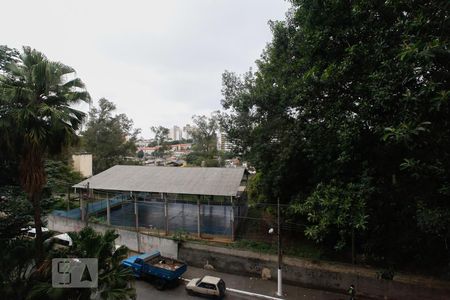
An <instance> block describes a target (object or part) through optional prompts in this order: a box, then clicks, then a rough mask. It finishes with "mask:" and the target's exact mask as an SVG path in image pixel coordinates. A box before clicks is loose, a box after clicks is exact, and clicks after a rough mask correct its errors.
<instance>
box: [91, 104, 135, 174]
mask: <svg viewBox="0 0 450 300" xmlns="http://www.w3.org/2000/svg"><path fill="white" fill-rule="evenodd" d="M98 106H99V107H98V108H96V107H93V108H92V109H91V111H90V112H89V121H88V123H87V128H86V130H85V131H84V132H83V133H82V134H83V139H82V141H83V148H84V150H86V151H88V152H90V153H92V155H93V168H94V173H99V172H102V171H104V170H106V169H108V168H110V167H112V166H114V165H117V164H120V163H123V162H124V161H125V158H126V157H127V156H128V157H134V156H135V155H136V154H135V152H136V145H135V142H136V139H137V135H138V134H139V130H134V129H133V120H131V119H129V118H128V117H127V116H126V115H125V114H117V115H115V114H114V111H115V110H116V105H115V104H114V103H112V102H111V101H108V100H107V99H105V98H101V99H100V100H99V101H98Z"/></svg>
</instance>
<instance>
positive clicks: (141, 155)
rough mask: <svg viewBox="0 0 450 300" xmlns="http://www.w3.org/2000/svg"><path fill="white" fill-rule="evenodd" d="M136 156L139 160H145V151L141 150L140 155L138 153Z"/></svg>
mask: <svg viewBox="0 0 450 300" xmlns="http://www.w3.org/2000/svg"><path fill="white" fill-rule="evenodd" d="M136 155H137V157H138V158H139V159H142V158H144V151H142V150H139V151H138V153H137V154H136Z"/></svg>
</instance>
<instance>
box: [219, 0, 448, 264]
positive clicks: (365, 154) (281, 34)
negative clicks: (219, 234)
mask: <svg viewBox="0 0 450 300" xmlns="http://www.w3.org/2000/svg"><path fill="white" fill-rule="evenodd" d="M292 4H293V8H292V9H291V10H290V11H289V12H288V14H287V18H286V20H285V21H284V22H271V23H270V25H271V29H272V32H273V39H272V42H271V43H270V44H269V45H268V46H267V48H266V49H265V51H264V52H263V54H262V55H261V58H260V59H259V60H258V61H257V67H258V68H257V70H256V72H252V71H250V72H248V73H246V74H244V75H243V76H238V75H236V74H234V73H232V72H225V73H224V74H223V95H224V100H223V102H222V105H223V107H224V108H225V109H226V111H225V112H224V113H223V114H222V115H221V117H220V121H221V126H222V127H223V128H224V129H225V131H226V133H227V135H228V138H229V140H230V141H231V142H232V143H233V144H235V145H236V148H237V151H239V152H240V153H242V155H243V156H245V158H246V159H248V160H250V161H251V162H252V164H253V165H254V166H255V168H256V170H258V172H259V173H260V178H259V179H258V182H259V184H260V185H259V191H260V192H261V193H263V194H265V196H266V197H267V199H273V200H272V201H274V200H275V199H277V197H280V199H281V201H282V202H283V203H285V204H289V205H291V206H292V209H293V211H294V212H296V216H293V217H294V218H298V219H299V221H307V222H308V224H309V226H308V230H307V233H309V236H310V237H311V238H314V239H315V240H317V241H323V243H324V244H325V245H330V246H333V247H334V246H336V245H337V246H338V248H342V245H343V244H342V243H340V242H339V241H340V240H341V239H340V235H341V233H340V230H344V231H345V233H344V235H343V236H344V237H345V238H344V240H346V239H347V238H346V237H347V234H348V229H349V228H350V227H351V226H350V227H348V226H347V225H349V224H352V222H353V221H354V220H351V218H350V217H349V216H350V214H349V211H350V210H352V211H353V210H355V209H357V210H358V212H357V216H359V217H358V218H359V219H358V220H359V221H358V222H357V224H359V225H358V226H359V227H361V228H362V225H363V224H364V228H365V230H364V231H363V232H360V233H359V239H358V240H357V243H358V244H357V245H356V246H357V249H359V250H360V251H362V252H363V253H364V254H365V255H366V257H369V258H373V260H376V261H377V262H378V263H381V264H395V265H402V266H410V267H414V268H417V267H426V268H433V267H435V268H445V267H442V266H447V267H448V263H449V262H450V261H449V256H448V243H449V240H450V223H449V222H448V221H447V220H448V215H447V212H448V211H449V210H450V203H449V201H448V197H449V191H450V188H449V187H450V181H449V180H450V167H449V166H450V150H449V149H450V126H449V124H448V120H450V108H449V102H448V99H449V94H450V92H449V90H448V87H449V86H450V77H449V73H450V72H449V66H450V65H449V63H448V62H449V61H450V51H449V40H448V37H449V34H448V33H449V32H448V30H447V28H450V24H449V17H448V9H449V3H448V1H443V0H438V1H434V0H433V1H431V0H428V1H416V0H414V1H384V2H380V1H356V2H355V1H351V2H349V1H331V0H330V1H328V0H327V1H315V0H295V1H292ZM444 28H445V29H444ZM362 178H371V180H370V182H367V183H365V184H364V188H363V189H362V190H370V193H367V194H364V197H360V196H355V193H356V195H358V194H359V192H357V190H358V189H359V186H360V185H361V182H363V181H364V180H363V179H362ZM347 189H348V190H347ZM355 189H356V190H355ZM296 208H297V210H296ZM300 208H301V209H300ZM320 212H323V213H324V216H321V215H320ZM309 213H311V216H310V217H309ZM366 216H368V217H366ZM446 218H447V219H446ZM308 219H309V221H308ZM341 224H342V226H343V227H340V228H344V229H336V228H335V229H332V228H333V226H341ZM345 224H347V225H345ZM313 229H317V230H313ZM344 240H342V241H344ZM342 250H343V251H344V250H346V249H342Z"/></svg>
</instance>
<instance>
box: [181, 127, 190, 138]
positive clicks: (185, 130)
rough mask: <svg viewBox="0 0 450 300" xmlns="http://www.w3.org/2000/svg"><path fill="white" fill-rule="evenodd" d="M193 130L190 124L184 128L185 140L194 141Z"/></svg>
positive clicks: (183, 135)
mask: <svg viewBox="0 0 450 300" xmlns="http://www.w3.org/2000/svg"><path fill="white" fill-rule="evenodd" d="M191 129H192V126H191V125H189V124H186V125H185V126H184V127H183V131H182V133H181V135H182V137H183V139H185V140H189V139H192V135H191Z"/></svg>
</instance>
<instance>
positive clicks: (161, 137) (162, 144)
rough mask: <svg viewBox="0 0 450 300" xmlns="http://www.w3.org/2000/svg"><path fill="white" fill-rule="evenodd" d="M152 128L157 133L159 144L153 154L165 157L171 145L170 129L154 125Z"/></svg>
mask: <svg viewBox="0 0 450 300" xmlns="http://www.w3.org/2000/svg"><path fill="white" fill-rule="evenodd" d="M151 130H152V131H153V133H154V134H155V142H156V145H157V147H158V148H157V150H155V151H154V152H153V156H156V157H163V156H164V155H165V154H166V152H167V150H169V147H168V146H167V145H168V143H167V137H168V136H169V129H168V128H165V127H163V126H152V127H151Z"/></svg>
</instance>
